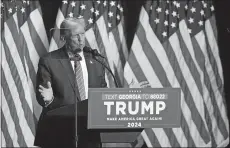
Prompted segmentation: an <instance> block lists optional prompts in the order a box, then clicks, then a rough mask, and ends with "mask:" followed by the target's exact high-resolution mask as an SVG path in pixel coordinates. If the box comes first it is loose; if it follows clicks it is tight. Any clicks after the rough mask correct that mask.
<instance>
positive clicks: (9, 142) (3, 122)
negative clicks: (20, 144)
mask: <svg viewBox="0 0 230 148" xmlns="http://www.w3.org/2000/svg"><path fill="white" fill-rule="evenodd" d="M1 127H2V128H1V131H2V133H3V136H4V137H5V138H6V139H7V142H6V147H14V144H13V140H12V139H11V137H10V134H9V131H8V130H7V129H6V127H7V123H6V119H5V118H4V115H3V110H1ZM1 145H2V144H1Z"/></svg>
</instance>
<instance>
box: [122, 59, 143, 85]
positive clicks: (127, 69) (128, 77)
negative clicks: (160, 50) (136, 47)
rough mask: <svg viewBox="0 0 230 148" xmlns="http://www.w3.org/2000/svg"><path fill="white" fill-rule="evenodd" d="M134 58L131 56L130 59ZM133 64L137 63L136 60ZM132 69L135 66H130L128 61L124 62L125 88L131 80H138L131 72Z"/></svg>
mask: <svg viewBox="0 0 230 148" xmlns="http://www.w3.org/2000/svg"><path fill="white" fill-rule="evenodd" d="M133 56H134V55H133ZM134 58H135V57H134ZM134 58H132V59H134ZM135 62H136V60H135ZM130 63H133V62H130ZM135 64H138V63H137V62H136V63H135ZM133 69H135V67H131V66H130V64H129V61H128V62H126V64H125V69H124V70H125V72H124V78H125V82H126V84H125V88H126V87H129V85H130V84H131V83H132V81H134V82H138V80H137V78H136V76H135V74H134V72H133ZM143 75H144V74H143Z"/></svg>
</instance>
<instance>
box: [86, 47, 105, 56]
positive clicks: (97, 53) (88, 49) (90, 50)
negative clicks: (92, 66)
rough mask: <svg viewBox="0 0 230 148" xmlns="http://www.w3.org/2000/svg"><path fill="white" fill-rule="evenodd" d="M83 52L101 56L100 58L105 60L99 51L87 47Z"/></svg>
mask: <svg viewBox="0 0 230 148" xmlns="http://www.w3.org/2000/svg"><path fill="white" fill-rule="evenodd" d="M83 51H84V52H87V53H92V55H93V56H99V57H102V58H105V57H104V56H103V55H101V54H100V53H99V52H98V51H97V49H91V48H89V47H87V46H85V47H84V48H83Z"/></svg>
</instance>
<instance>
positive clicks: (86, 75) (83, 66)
mask: <svg viewBox="0 0 230 148" xmlns="http://www.w3.org/2000/svg"><path fill="white" fill-rule="evenodd" d="M78 54H79V55H80V56H81V58H82V60H81V61H80V64H81V68H82V72H83V79H84V86H85V99H88V70H87V67H86V62H85V57H84V54H83V51H81V52H79V53H78ZM68 55H69V53H68ZM69 56H70V55H69ZM71 65H72V68H73V71H74V72H75V69H74V61H71Z"/></svg>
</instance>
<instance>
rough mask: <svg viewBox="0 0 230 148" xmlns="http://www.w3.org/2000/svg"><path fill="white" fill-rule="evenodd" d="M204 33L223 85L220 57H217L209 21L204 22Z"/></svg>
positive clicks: (216, 47) (217, 52) (216, 48)
mask: <svg viewBox="0 0 230 148" xmlns="http://www.w3.org/2000/svg"><path fill="white" fill-rule="evenodd" d="M205 33H206V34H207V35H206V37H207V39H208V44H209V46H210V47H211V51H212V53H213V55H214V57H215V60H216V63H217V65H218V73H219V75H220V78H221V80H222V83H224V80H223V70H222V66H221V61H220V58H219V57H220V56H219V51H218V46H217V42H216V39H215V37H214V33H213V28H212V26H211V24H210V21H209V20H207V21H206V22H205Z"/></svg>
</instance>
